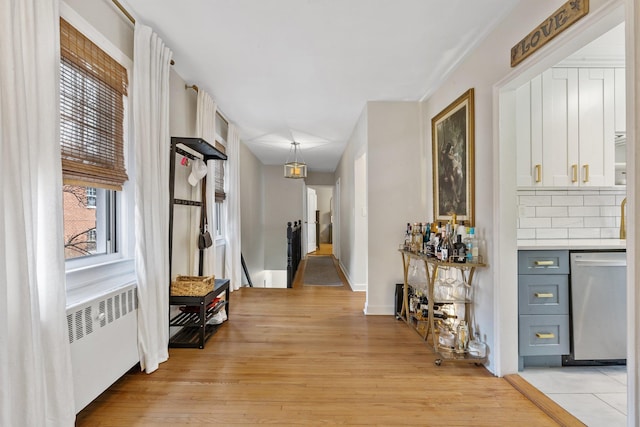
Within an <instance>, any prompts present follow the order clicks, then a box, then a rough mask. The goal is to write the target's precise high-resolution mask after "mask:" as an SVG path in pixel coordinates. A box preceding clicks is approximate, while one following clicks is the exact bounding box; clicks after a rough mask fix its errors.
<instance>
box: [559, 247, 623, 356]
mask: <svg viewBox="0 0 640 427" xmlns="http://www.w3.org/2000/svg"><path fill="white" fill-rule="evenodd" d="M570 263H571V320H572V359H573V360H574V361H575V362H579V361H605V360H606V361H621V360H624V359H626V357H627V307H626V304H627V290H626V288H627V259H626V253H625V252H572V253H571V254H570Z"/></svg>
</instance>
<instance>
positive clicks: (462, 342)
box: [456, 320, 469, 353]
mask: <svg viewBox="0 0 640 427" xmlns="http://www.w3.org/2000/svg"><path fill="white" fill-rule="evenodd" d="M456 332H457V334H456V353H464V352H465V351H467V346H468V345H469V327H468V326H467V322H465V321H464V320H461V321H460V323H458V328H457V330H456Z"/></svg>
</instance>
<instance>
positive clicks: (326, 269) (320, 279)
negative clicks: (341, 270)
mask: <svg viewBox="0 0 640 427" xmlns="http://www.w3.org/2000/svg"><path fill="white" fill-rule="evenodd" d="M303 283H304V285H305V286H342V280H340V276H338V271H337V270H336V267H335V266H334V265H333V257H330V256H309V257H307V265H306V267H305V269H304V278H303Z"/></svg>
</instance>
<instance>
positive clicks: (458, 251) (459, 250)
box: [453, 234, 467, 262]
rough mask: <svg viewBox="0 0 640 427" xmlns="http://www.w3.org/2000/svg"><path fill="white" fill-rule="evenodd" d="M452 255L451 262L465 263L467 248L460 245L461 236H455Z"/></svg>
mask: <svg viewBox="0 0 640 427" xmlns="http://www.w3.org/2000/svg"><path fill="white" fill-rule="evenodd" d="M453 254H454V259H453V262H466V261H467V247H466V246H465V244H464V243H462V236H461V235H460V234H458V235H457V236H456V243H455V244H454V245H453Z"/></svg>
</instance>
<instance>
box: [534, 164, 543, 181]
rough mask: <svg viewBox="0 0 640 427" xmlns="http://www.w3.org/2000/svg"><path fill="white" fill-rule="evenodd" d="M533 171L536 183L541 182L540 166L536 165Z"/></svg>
mask: <svg viewBox="0 0 640 427" xmlns="http://www.w3.org/2000/svg"><path fill="white" fill-rule="evenodd" d="M534 169H535V172H536V182H540V181H542V165H536V166H535V168H534Z"/></svg>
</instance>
